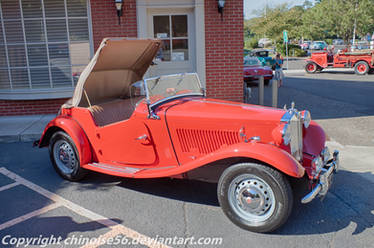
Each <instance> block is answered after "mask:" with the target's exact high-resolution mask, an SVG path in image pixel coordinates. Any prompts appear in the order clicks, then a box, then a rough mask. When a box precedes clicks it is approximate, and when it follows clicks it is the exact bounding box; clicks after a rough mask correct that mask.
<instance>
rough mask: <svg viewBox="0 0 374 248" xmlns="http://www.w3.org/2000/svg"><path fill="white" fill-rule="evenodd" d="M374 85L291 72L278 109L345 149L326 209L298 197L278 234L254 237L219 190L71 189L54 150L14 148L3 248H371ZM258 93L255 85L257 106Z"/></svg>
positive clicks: (0, 211)
mask: <svg viewBox="0 0 374 248" xmlns="http://www.w3.org/2000/svg"><path fill="white" fill-rule="evenodd" d="M331 77H332V78H333V79H330V78H331ZM373 81H374V75H368V76H364V77H358V76H356V75H353V74H351V73H348V72H347V73H343V74H339V73H335V74H334V75H331V73H321V74H315V75H305V73H302V72H297V73H294V74H292V75H291V74H287V77H286V78H285V81H284V85H283V86H282V87H281V88H280V89H279V104H278V105H279V106H283V105H284V104H287V106H289V105H290V102H291V101H295V102H296V108H298V109H309V110H310V111H311V112H312V117H313V119H315V120H316V121H317V122H319V123H320V124H321V125H322V126H323V127H324V128H325V130H326V132H327V134H328V137H329V141H328V145H329V146H330V147H331V148H332V149H335V148H336V149H339V150H340V151H341V165H342V168H341V169H340V171H339V173H338V174H336V177H335V183H334V185H333V186H332V188H331V189H330V191H329V193H328V194H327V196H326V197H325V199H324V200H323V201H322V202H321V201H320V200H318V199H317V200H314V201H313V202H311V203H310V204H307V205H302V204H301V203H299V198H300V195H297V196H296V197H297V198H296V201H295V204H294V209H293V212H292V214H291V216H290V218H289V220H288V222H287V223H286V224H285V225H284V226H283V227H282V228H280V229H279V230H277V231H276V232H274V233H271V234H256V233H251V232H248V231H245V230H242V229H240V228H238V227H237V226H235V225H234V224H232V223H231V222H230V221H229V220H228V219H227V218H226V216H225V215H224V214H223V212H222V210H221V209H220V207H219V205H218V200H217V196H216V184H213V183H205V182H198V181H187V180H178V179H168V178H162V179H147V180H145V179H144V180H139V179H137V180H136V179H126V178H118V177H113V176H106V175H101V174H98V173H89V174H88V176H87V177H86V178H84V180H83V181H81V182H76V183H72V182H68V181H65V180H63V179H61V178H60V177H59V176H58V175H57V173H56V172H55V171H54V169H53V167H52V165H51V162H50V160H49V154H48V150H47V149H38V148H32V144H31V143H30V142H16V143H0V201H1V203H2V204H0V242H2V243H1V244H0V247H16V243H14V244H9V243H10V242H11V241H12V238H15V237H18V238H19V237H21V238H22V237H23V238H36V239H37V238H38V237H42V238H44V237H51V236H53V237H56V238H60V237H61V239H62V240H63V241H64V240H70V241H71V242H72V241H74V240H75V241H76V242H75V243H74V242H72V243H71V245H69V246H67V245H63V246H64V247H82V246H83V243H84V242H83V241H82V239H83V238H91V239H93V238H98V237H112V238H120V239H119V240H120V241H122V242H123V240H125V241H124V243H126V240H127V243H126V245H123V246H124V247H126V246H128V247H162V246H161V245H160V243H158V244H153V245H149V244H146V243H144V242H143V243H142V242H140V243H142V244H136V243H137V242H139V240H142V239H143V240H144V239H145V238H153V239H156V240H158V241H160V240H162V238H174V237H177V238H194V240H195V241H196V240H198V239H199V238H204V240H205V241H209V240H212V239H214V238H218V239H221V240H222V244H211V245H197V244H190V243H189V244H182V243H179V244H178V243H175V244H173V245H169V246H171V247H243V248H244V247H245V248H247V247H287V248H288V247H337V248H343V247H350V248H351V247H372V246H373V244H374V198H373V197H372V196H373V195H374V187H373V186H374V164H373V161H374V144H373V142H374V137H373V135H374V132H373V131H374V130H373V126H374V125H372V124H373V118H374V101H373V100H371V99H372V98H371V96H372V95H373V93H374V82H373ZM256 94H257V88H256V87H253V91H252V99H251V101H252V102H253V103H256V101H257V99H256ZM270 101H271V90H270V88H268V87H266V88H265V104H267V105H270V103H271V102H270ZM296 191H298V190H296ZM74 238H75V239H74ZM79 238H80V239H79ZM13 240H16V239H13ZM18 240H19V239H17V241H18ZM4 241H5V243H6V242H8V244H4ZM49 241H50V240H49ZM79 241H81V243H79ZM130 241H132V242H133V243H131V242H130ZM134 241H136V242H134ZM14 242H15V241H14ZM129 242H130V243H129ZM124 243H123V244H124ZM40 246H42V244H41V243H39V245H35V244H34V246H28V247H40ZM119 246H120V245H119V244H117V245H115V247H119ZM19 247H26V245H25V244H22V245H20V246H19ZM44 247H61V245H60V246H59V245H50V244H48V245H46V246H44ZM86 247H109V245H107V244H103V245H97V246H95V245H91V246H86Z"/></svg>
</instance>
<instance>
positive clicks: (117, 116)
mask: <svg viewBox="0 0 374 248" xmlns="http://www.w3.org/2000/svg"><path fill="white" fill-rule="evenodd" d="M142 98H143V97H138V98H128V99H116V100H113V101H110V102H105V103H101V104H97V105H93V106H91V107H89V108H88V109H89V110H90V112H91V114H92V116H93V118H94V120H95V122H96V125H98V126H105V125H108V124H111V123H114V122H119V121H123V120H127V119H129V118H130V117H131V115H132V113H133V112H134V110H135V107H136V106H135V104H136V103H137V102H138V101H139V100H141V99H142Z"/></svg>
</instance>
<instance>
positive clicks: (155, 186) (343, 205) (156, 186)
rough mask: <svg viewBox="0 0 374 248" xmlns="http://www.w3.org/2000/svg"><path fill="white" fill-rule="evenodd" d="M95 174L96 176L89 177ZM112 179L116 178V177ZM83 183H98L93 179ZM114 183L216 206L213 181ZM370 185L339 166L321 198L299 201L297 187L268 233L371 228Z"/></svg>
mask: <svg viewBox="0 0 374 248" xmlns="http://www.w3.org/2000/svg"><path fill="white" fill-rule="evenodd" d="M95 178H96V176H94V177H91V179H95ZM97 179H98V178H97ZM108 179H110V177H109V178H108ZM112 179H113V180H112V181H117V180H120V178H117V177H112ZM104 181H105V182H106V183H107V182H108V181H107V180H104ZM100 182H103V181H102V180H100ZM86 183H90V184H93V185H98V181H97V180H96V179H95V180H94V181H91V182H89V181H86ZM99 185H100V184H99ZM117 186H119V187H124V188H126V189H129V190H133V191H136V192H141V193H143V194H150V195H153V196H159V197H163V198H168V199H173V200H178V201H183V202H189V203H197V204H202V205H208V206H215V207H217V206H219V203H218V199H217V194H216V188H217V184H215V183H207V182H201V181H194V180H180V179H170V178H159V179H122V181H121V182H120V183H118V184H117ZM373 186H374V175H373V174H372V173H370V172H366V173H356V172H350V171H344V170H341V171H339V173H338V174H336V175H335V179H334V184H333V186H332V188H331V189H330V191H329V193H328V194H327V196H326V197H325V198H324V199H323V201H321V200H320V199H315V200H313V201H312V202H311V203H309V204H301V202H300V200H301V197H302V196H303V195H304V193H303V192H301V191H299V190H297V192H296V193H295V199H294V207H293V210H292V213H291V216H290V217H289V219H288V221H287V223H286V224H285V225H284V226H282V227H281V228H280V229H278V230H276V231H275V232H273V233H271V234H270V235H273V234H277V235H279V234H281V235H305V234H323V233H332V232H337V231H339V230H342V229H345V228H347V227H348V226H350V225H351V223H354V225H355V227H354V231H353V232H352V234H353V235H355V234H359V233H362V232H363V231H365V230H366V229H368V228H373V226H374V198H373V197H370V196H372V195H373V194H374V187H373Z"/></svg>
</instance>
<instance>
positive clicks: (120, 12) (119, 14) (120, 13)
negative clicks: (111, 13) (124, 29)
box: [114, 0, 123, 25]
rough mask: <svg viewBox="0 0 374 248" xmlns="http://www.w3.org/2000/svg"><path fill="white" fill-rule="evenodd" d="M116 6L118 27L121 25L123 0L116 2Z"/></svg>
mask: <svg viewBox="0 0 374 248" xmlns="http://www.w3.org/2000/svg"><path fill="white" fill-rule="evenodd" d="M114 4H115V5H116V10H117V16H118V25H121V16H122V6H123V0H114Z"/></svg>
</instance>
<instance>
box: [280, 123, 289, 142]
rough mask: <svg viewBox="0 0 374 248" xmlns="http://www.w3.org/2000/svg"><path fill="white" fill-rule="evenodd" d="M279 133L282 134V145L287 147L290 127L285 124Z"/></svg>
mask: <svg viewBox="0 0 374 248" xmlns="http://www.w3.org/2000/svg"><path fill="white" fill-rule="evenodd" d="M281 133H282V138H283V143H284V144H285V145H286V146H287V145H288V144H289V143H290V142H291V127H290V125H288V124H285V125H284V128H283V129H282V131H281Z"/></svg>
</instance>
